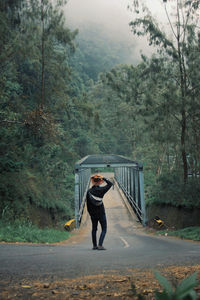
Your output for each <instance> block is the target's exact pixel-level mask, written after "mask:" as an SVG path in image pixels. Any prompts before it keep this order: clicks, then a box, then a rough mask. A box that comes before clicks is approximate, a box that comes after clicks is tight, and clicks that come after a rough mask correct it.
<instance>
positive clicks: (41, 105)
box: [40, 0, 45, 110]
mask: <svg viewBox="0 0 200 300" xmlns="http://www.w3.org/2000/svg"><path fill="white" fill-rule="evenodd" d="M41 22H42V49H41V59H42V71H41V102H40V108H41V109H42V110H43V108H44V104H45V82H44V74H45V73H44V68H45V58H44V46H45V45H44V43H45V36H44V35H45V32H44V3H43V0H41Z"/></svg>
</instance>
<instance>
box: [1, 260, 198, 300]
mask: <svg viewBox="0 0 200 300" xmlns="http://www.w3.org/2000/svg"><path fill="white" fill-rule="evenodd" d="M158 271H159V272H160V273H161V274H162V275H164V276H165V277H166V278H167V279H168V280H170V281H171V282H173V283H174V284H175V285H176V284H177V283H179V282H180V281H181V280H183V279H184V278H185V277H187V276H189V275H190V274H192V273H194V272H195V271H197V272H198V281H199V280H200V265H198V266H173V267H172V266H171V267H166V268H160V269H159V270H158ZM133 285H134V286H135V288H136V292H137V293H139V294H142V295H143V296H144V297H145V299H154V291H155V290H160V291H161V290H162V288H161V286H160V285H159V283H158V281H157V280H156V279H155V277H154V274H153V271H152V270H140V269H128V270H126V271H122V272H121V271H120V275H119V271H106V272H103V273H101V274H98V275H90V276H84V277H80V278H76V279H69V278H67V279H62V280H55V279H54V280H53V279H52V278H45V279H43V280H40V281H37V280H34V281H31V280H23V281H20V282H14V281H13V282H10V281H5V282H1V284H0V286H1V289H0V299H2V300H3V299H62V300H65V299H66V300H67V299H94V300H98V299H120V300H121V299H124V300H125V299H138V297H137V296H136V295H134V291H133ZM195 290H196V292H197V294H198V295H199V296H200V283H199V282H198V284H197V286H196V288H195Z"/></svg>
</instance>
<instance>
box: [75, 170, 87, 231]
mask: <svg viewBox="0 0 200 300" xmlns="http://www.w3.org/2000/svg"><path fill="white" fill-rule="evenodd" d="M90 176H91V169H90V168H83V169H81V168H78V169H75V219H76V227H79V225H80V222H81V217H82V214H83V210H84V206H85V200H86V193H87V190H88V188H89V184H90Z"/></svg>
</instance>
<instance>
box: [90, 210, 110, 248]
mask: <svg viewBox="0 0 200 300" xmlns="http://www.w3.org/2000/svg"><path fill="white" fill-rule="evenodd" d="M91 220H92V242H93V246H94V247H96V246H97V227H98V222H99V223H100V224H101V230H102V231H101V235H100V238H99V246H102V245H103V241H104V238H105V235H106V232H107V220H106V215H105V213H104V214H100V216H98V217H97V216H91Z"/></svg>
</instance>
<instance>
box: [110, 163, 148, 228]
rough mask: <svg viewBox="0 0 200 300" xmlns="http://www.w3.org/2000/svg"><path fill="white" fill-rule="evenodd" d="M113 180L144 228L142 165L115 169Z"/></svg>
mask: <svg viewBox="0 0 200 300" xmlns="http://www.w3.org/2000/svg"><path fill="white" fill-rule="evenodd" d="M115 179H116V180H117V182H118V185H119V187H120V188H121V189H122V191H123V192H124V194H125V196H126V198H127V200H128V202H129V203H130V205H131V207H132V209H133V210H134V212H135V214H136V215H137V217H138V219H139V220H140V222H141V223H142V224H143V225H144V226H145V225H146V210H145V200H144V183H143V167H142V165H141V164H138V165H137V166H133V167H126V166H122V167H118V168H115Z"/></svg>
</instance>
